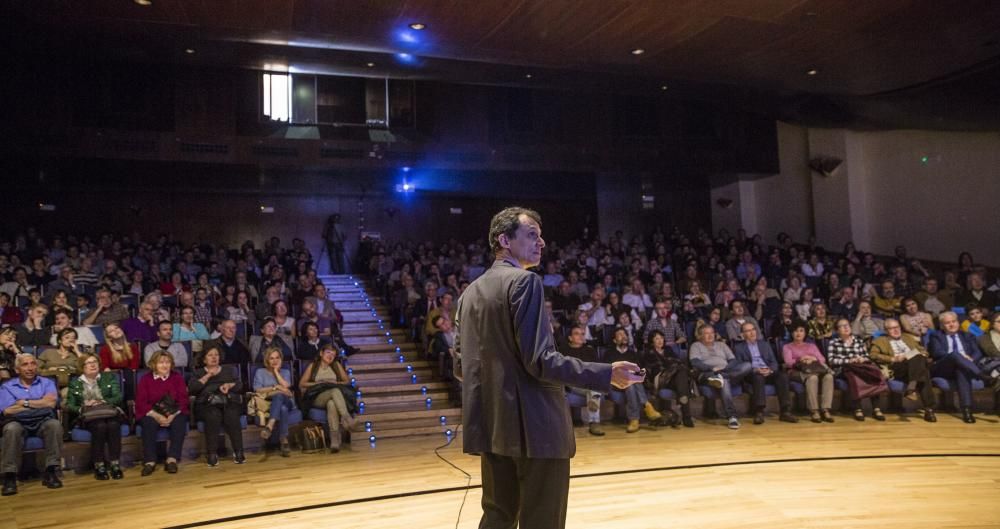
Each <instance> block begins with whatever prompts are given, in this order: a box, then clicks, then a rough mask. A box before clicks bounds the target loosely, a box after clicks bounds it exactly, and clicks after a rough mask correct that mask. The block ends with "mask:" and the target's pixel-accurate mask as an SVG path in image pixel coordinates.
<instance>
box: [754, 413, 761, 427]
mask: <svg viewBox="0 0 1000 529" xmlns="http://www.w3.org/2000/svg"><path fill="white" fill-rule="evenodd" d="M753 423H754V424H764V414H763V413H762V412H757V413H755V414H754V416H753Z"/></svg>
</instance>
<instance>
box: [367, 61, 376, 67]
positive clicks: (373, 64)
mask: <svg viewBox="0 0 1000 529" xmlns="http://www.w3.org/2000/svg"><path fill="white" fill-rule="evenodd" d="M365 66H367V67H369V68H374V67H375V63H373V62H370V63H368V64H366V65H365Z"/></svg>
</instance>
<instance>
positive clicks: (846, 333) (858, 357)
mask: <svg viewBox="0 0 1000 529" xmlns="http://www.w3.org/2000/svg"><path fill="white" fill-rule="evenodd" d="M836 329H837V334H836V336H834V337H833V338H832V339H831V340H830V343H829V345H827V355H826V357H827V360H829V362H830V366H831V367H833V370H834V374H837V375H844V376H845V377H847V376H856V373H854V367H855V366H868V365H874V363H873V362H872V359H871V356H869V352H868V347H867V346H866V345H865V342H864V340H863V339H862V338H861V337H859V336H855V335H854V334H853V333H852V332H851V322H849V321H847V319H846V318H840V319H838V320H837V325H836ZM879 374H880V375H881V370H879ZM883 378H884V377H883ZM866 381H867V380H866ZM847 398H848V402H849V405H850V406H851V407H852V408H853V409H854V419H855V420H858V421H863V420H865V414H864V411H863V410H862V409H861V403H862V401H863V400H864V399H865V398H868V399H870V400H871V404H872V417H874V418H875V420H877V421H884V420H885V415H884V414H883V413H882V409H881V407H880V405H879V402H878V400H877V399H878V397H877V396H871V397H863V398H853V397H847Z"/></svg>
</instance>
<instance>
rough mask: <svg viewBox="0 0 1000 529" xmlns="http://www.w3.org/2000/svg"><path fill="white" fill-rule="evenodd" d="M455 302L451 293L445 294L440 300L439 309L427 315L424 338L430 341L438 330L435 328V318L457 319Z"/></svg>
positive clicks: (436, 308)
mask: <svg viewBox="0 0 1000 529" xmlns="http://www.w3.org/2000/svg"><path fill="white" fill-rule="evenodd" d="M454 300H455V298H454V296H452V294H451V293H450V292H445V293H444V294H442V295H441V297H440V298H439V299H438V305H437V307H435V308H434V309H432V310H431V311H430V312H429V313H428V314H427V319H426V323H425V324H424V336H425V337H426V339H427V340H430V339H431V338H432V337H433V336H434V333H435V332H436V329H435V328H434V318H437V317H438V316H444V317H445V318H448V319H454V318H455V307H454ZM425 343H426V342H425Z"/></svg>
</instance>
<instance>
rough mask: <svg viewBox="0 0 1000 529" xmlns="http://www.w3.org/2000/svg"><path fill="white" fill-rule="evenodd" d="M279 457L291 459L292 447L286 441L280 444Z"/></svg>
mask: <svg viewBox="0 0 1000 529" xmlns="http://www.w3.org/2000/svg"><path fill="white" fill-rule="evenodd" d="M281 457H292V447H291V446H289V445H288V441H287V440H286V441H282V442H281Z"/></svg>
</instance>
